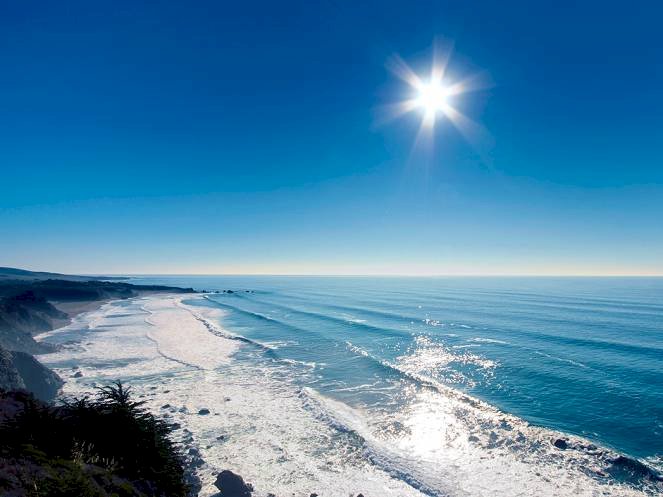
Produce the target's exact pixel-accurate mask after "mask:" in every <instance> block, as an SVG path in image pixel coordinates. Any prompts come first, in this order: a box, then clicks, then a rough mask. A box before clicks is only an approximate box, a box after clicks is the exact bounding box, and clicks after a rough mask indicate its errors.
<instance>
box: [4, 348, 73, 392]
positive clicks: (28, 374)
mask: <svg viewBox="0 0 663 497" xmlns="http://www.w3.org/2000/svg"><path fill="white" fill-rule="evenodd" d="M62 385H63V381H62V379H60V377H59V376H58V375H57V374H55V373H54V372H53V371H51V370H50V369H48V368H47V367H46V366H44V365H43V364H41V363H40V362H39V361H38V360H37V359H35V358H34V357H33V356H31V355H30V354H26V353H25V352H16V351H10V350H6V349H3V348H2V347H0V390H6V391H10V390H28V391H30V392H32V393H33V394H34V396H35V397H37V398H38V399H40V400H44V401H49V400H52V399H53V398H55V396H56V395H57V394H58V391H59V390H60V387H62Z"/></svg>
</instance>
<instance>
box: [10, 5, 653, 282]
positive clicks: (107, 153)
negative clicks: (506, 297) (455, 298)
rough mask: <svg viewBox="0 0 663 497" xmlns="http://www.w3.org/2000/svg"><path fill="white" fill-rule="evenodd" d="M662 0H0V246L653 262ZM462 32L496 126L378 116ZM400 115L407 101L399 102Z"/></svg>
mask: <svg viewBox="0 0 663 497" xmlns="http://www.w3.org/2000/svg"><path fill="white" fill-rule="evenodd" d="M662 18H663V4H661V3H660V2H655V1H651V2H640V1H637V0H636V1H634V2H603V1H585V2H564V1H554V2H529V1H528V2H508V1H507V2H495V1H486V2H457V1H454V2H444V1H431V2H426V1H414V2H413V1H408V2H405V1H401V2H389V1H385V0H382V1H362V2H357V1H348V2H342V1H331V0H327V1H319V2H317V1H316V2H310V1H302V2H264V3H263V2H256V1H251V2H249V1H247V2H218V1H210V2H203V1H199V2H184V1H180V2H167V1H166V2H137V1H130V2H119V1H93V2H90V1H89V0H85V1H81V2H72V1H58V2H54V1H46V2H32V1H29V0H24V1H20V2H4V3H3V5H2V13H1V14H0V115H1V116H2V117H1V118H0V265H5V266H15V267H24V268H28V269H38V270H50V271H61V272H78V273H90V272H95V273H295V274H302V273H318V274H394V273H397V274H663V36H662V34H661V25H660V24H661V19H662ZM436 37H437V38H438V39H442V40H446V42H453V44H454V52H453V57H452V58H451V62H450V64H449V66H448V73H447V74H448V77H449V78H451V79H452V80H453V79H454V78H456V79H458V78H461V77H463V76H467V75H470V74H473V73H476V72H480V71H482V72H483V73H484V75H488V77H489V79H490V80H491V81H492V86H491V87H490V88H488V89H483V90H481V91H478V92H474V93H467V94H465V95H462V96H460V97H459V99H458V100H459V103H458V105H460V106H461V107H462V110H463V112H464V113H465V114H466V115H467V116H468V117H469V118H471V119H473V120H474V121H476V122H477V123H480V125H481V126H483V127H484V128H485V129H486V130H487V131H488V133H489V135H490V139H482V140H480V141H479V142H478V143H470V142H468V141H467V140H465V139H464V138H463V136H462V135H461V134H460V133H458V132H457V131H456V130H455V128H454V127H453V126H451V125H449V123H448V122H446V121H444V120H443V119H442V120H440V122H439V125H438V126H436V129H435V136H434V147H435V150H434V152H433V153H432V154H420V153H417V152H416V149H413V144H414V142H415V137H416V135H417V131H418V128H419V121H420V119H419V116H417V115H408V116H405V117H404V118H402V119H399V120H395V121H390V122H384V120H383V119H382V118H381V110H380V109H381V108H382V107H383V106H385V105H388V104H390V103H393V102H397V101H399V100H402V99H403V98H404V96H405V94H406V93H407V92H408V91H409V90H408V88H407V85H405V84H404V83H403V82H402V81H400V80H399V79H398V78H397V77H396V76H395V75H394V74H393V73H392V72H390V71H389V69H388V67H387V66H388V65H389V61H390V60H393V56H394V55H395V54H398V55H399V56H400V57H401V58H402V59H403V60H404V61H406V62H407V63H408V64H409V65H411V67H413V68H414V69H415V70H416V71H418V72H421V73H423V72H426V71H428V64H429V62H430V56H431V46H432V43H433V40H434V39H435V38H436ZM415 114H416V113H415Z"/></svg>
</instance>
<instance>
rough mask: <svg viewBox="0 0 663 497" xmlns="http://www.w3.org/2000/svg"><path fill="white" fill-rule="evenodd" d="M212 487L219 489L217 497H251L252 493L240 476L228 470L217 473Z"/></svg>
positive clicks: (250, 486)
mask: <svg viewBox="0 0 663 497" xmlns="http://www.w3.org/2000/svg"><path fill="white" fill-rule="evenodd" d="M214 486H215V487H216V488H218V489H219V494H218V497H251V494H252V493H253V486H252V485H251V484H250V483H245V482H244V479H243V478H242V477H241V476H239V475H236V474H235V473H233V472H232V471H228V470H224V471H221V473H219V475H218V476H217V477H216V481H215V482H214Z"/></svg>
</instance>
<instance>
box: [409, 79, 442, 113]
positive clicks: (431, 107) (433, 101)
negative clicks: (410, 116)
mask: <svg viewBox="0 0 663 497" xmlns="http://www.w3.org/2000/svg"><path fill="white" fill-rule="evenodd" d="M418 91H419V95H418V96H417V98H416V103H417V105H418V106H419V107H420V108H421V109H423V110H424V112H426V113H427V114H436V113H438V112H444V111H445V110H446V109H447V108H448V105H449V104H448V102H447V98H448V97H449V89H448V88H447V87H446V86H444V85H443V84H442V83H440V82H437V81H431V82H429V83H423V84H422V85H421V86H420V87H419V88H418Z"/></svg>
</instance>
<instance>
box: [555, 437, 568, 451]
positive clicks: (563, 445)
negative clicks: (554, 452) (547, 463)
mask: <svg viewBox="0 0 663 497" xmlns="http://www.w3.org/2000/svg"><path fill="white" fill-rule="evenodd" d="M553 445H554V446H555V447H557V448H558V449H561V450H566V449H568V447H569V444H568V443H567V442H566V440H564V439H563V438H558V439H557V440H555V441H554V442H553Z"/></svg>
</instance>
